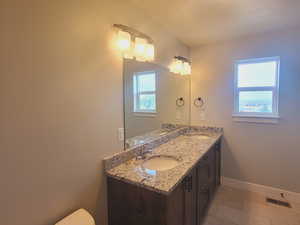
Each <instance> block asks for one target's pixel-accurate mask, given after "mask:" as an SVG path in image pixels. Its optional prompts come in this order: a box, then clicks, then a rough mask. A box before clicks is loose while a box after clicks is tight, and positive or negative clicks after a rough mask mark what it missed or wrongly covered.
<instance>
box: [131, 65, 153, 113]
mask: <svg viewBox="0 0 300 225" xmlns="http://www.w3.org/2000/svg"><path fill="white" fill-rule="evenodd" d="M133 90H134V92H133V101H134V109H133V111H134V112H136V113H156V112H157V108H156V73H155V71H147V72H138V73H135V74H134V76H133Z"/></svg>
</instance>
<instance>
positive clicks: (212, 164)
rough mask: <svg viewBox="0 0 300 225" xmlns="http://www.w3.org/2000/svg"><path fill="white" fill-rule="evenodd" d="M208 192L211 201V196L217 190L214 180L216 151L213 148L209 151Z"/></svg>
mask: <svg viewBox="0 0 300 225" xmlns="http://www.w3.org/2000/svg"><path fill="white" fill-rule="evenodd" d="M209 171H210V173H209V188H210V190H209V192H210V197H211V199H212V198H213V195H214V193H215V190H216V188H217V179H216V174H217V171H216V151H215V146H214V147H213V148H212V149H211V150H210V152H209Z"/></svg>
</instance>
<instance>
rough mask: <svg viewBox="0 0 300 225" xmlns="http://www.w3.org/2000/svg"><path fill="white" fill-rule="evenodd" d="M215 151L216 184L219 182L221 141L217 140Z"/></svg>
mask: <svg viewBox="0 0 300 225" xmlns="http://www.w3.org/2000/svg"><path fill="white" fill-rule="evenodd" d="M215 152H216V185H217V186H219V185H220V184H221V142H220V141H219V142H218V143H217V144H216V146H215Z"/></svg>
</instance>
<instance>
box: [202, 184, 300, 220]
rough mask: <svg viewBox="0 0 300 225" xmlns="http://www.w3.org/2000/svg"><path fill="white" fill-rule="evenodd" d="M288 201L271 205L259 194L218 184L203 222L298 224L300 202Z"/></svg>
mask: <svg viewBox="0 0 300 225" xmlns="http://www.w3.org/2000/svg"><path fill="white" fill-rule="evenodd" d="M291 205H292V208H286V207H283V206H277V205H273V204H270V203H267V202H266V201H265V197H264V196H262V195H260V194H257V193H253V192H249V191H244V190H239V189H233V188H230V187H226V186H221V187H220V188H219V190H218V193H217V194H216V197H215V199H214V200H213V202H212V204H211V206H210V209H209V211H208V215H207V217H206V220H205V222H204V225H300V204H299V205H294V204H291Z"/></svg>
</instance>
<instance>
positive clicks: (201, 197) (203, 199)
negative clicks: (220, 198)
mask: <svg viewBox="0 0 300 225" xmlns="http://www.w3.org/2000/svg"><path fill="white" fill-rule="evenodd" d="M210 195H211V194H210V189H209V186H208V185H202V186H200V187H199V188H198V194H197V225H201V224H202V221H203V219H204V217H205V214H206V210H207V208H208V205H209V201H210Z"/></svg>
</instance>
